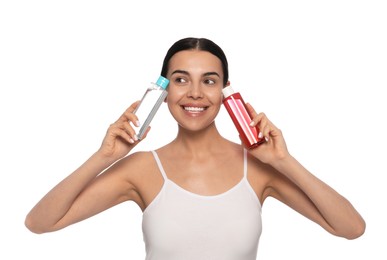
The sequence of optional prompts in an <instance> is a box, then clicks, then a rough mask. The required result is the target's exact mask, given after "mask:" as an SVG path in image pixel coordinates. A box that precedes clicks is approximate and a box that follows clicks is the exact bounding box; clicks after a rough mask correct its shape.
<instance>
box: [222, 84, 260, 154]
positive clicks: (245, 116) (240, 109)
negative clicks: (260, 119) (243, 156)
mask: <svg viewBox="0 0 387 260" xmlns="http://www.w3.org/2000/svg"><path fill="white" fill-rule="evenodd" d="M222 92H223V105H224V106H225V108H226V110H227V112H228V114H229V115H230V117H231V119H232V121H233V122H234V125H235V127H236V129H237V130H238V132H239V136H240V138H241V140H242V142H243V143H244V144H245V146H246V147H247V148H248V149H251V148H254V147H257V146H258V145H260V144H261V143H263V142H264V141H265V139H264V138H259V137H258V134H259V129H258V127H251V126H250V122H251V120H252V118H251V115H250V114H249V113H248V111H247V109H246V104H245V102H244V100H243V98H242V96H241V94H240V93H239V92H234V90H233V89H232V87H231V86H228V87H225V88H224V89H223V90H222Z"/></svg>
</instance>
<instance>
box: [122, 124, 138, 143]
mask: <svg viewBox="0 0 387 260" xmlns="http://www.w3.org/2000/svg"><path fill="white" fill-rule="evenodd" d="M122 127H123V129H124V130H125V132H126V133H127V134H128V135H129V136H130V138H131V139H133V140H134V141H137V140H138V138H137V135H136V131H135V130H134V129H133V127H132V126H131V124H129V121H125V122H123V124H122Z"/></svg>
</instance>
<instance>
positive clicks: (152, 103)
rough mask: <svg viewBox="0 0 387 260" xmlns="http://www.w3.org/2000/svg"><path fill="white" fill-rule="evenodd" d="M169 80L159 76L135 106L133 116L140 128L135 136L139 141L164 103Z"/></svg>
mask: <svg viewBox="0 0 387 260" xmlns="http://www.w3.org/2000/svg"><path fill="white" fill-rule="evenodd" d="M168 84H169V80H168V79H166V78H164V77H163V76H160V77H159V78H158V80H157V81H156V83H153V82H152V83H151V86H150V87H149V88H148V89H147V90H146V92H145V94H144V96H143V97H142V99H141V102H140V104H139V105H138V106H137V108H136V110H135V111H134V114H135V115H136V116H137V118H138V121H139V123H140V126H139V128H138V131H137V129H136V128H135V129H136V136H137V138H138V139H139V140H141V139H142V138H143V137H144V134H145V132H146V130H147V129H148V126H149V125H150V123H151V121H152V119H153V117H154V116H155V114H156V112H157V110H158V109H159V108H160V106H161V104H162V103H163V102H164V100H165V98H166V97H167V95H168V92H167V87H168Z"/></svg>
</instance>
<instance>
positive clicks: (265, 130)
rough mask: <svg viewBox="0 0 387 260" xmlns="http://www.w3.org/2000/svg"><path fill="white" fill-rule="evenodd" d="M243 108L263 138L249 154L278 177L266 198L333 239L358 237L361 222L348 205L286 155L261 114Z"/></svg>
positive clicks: (275, 131)
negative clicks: (307, 221)
mask: <svg viewBox="0 0 387 260" xmlns="http://www.w3.org/2000/svg"><path fill="white" fill-rule="evenodd" d="M247 108H248V110H249V112H250V114H251V115H252V118H253V122H252V126H255V125H256V126H258V128H259V129H260V131H261V135H263V137H265V138H266V142H265V143H263V144H262V145H260V146H258V147H257V148H255V149H252V150H249V152H250V154H252V155H253V156H254V157H256V158H257V159H258V160H260V161H262V162H263V163H266V164H269V165H270V166H271V167H273V168H274V169H275V170H276V171H277V172H278V173H279V174H278V173H277V175H278V177H277V178H274V180H273V181H272V182H271V183H270V189H268V194H267V196H273V197H275V198H277V199H279V200H280V201H282V202H284V203H285V204H287V205H288V206H290V207H291V208H293V209H295V210H296V211H298V212H300V213H301V214H303V215H304V216H306V217H308V218H309V219H311V220H313V221H315V222H316V223H318V224H319V225H320V226H322V227H323V228H325V229H326V230H327V231H329V232H330V233H332V234H334V235H337V236H341V237H345V238H347V239H355V238H357V237H359V236H361V235H362V234H363V233H364V230H365V222H364V220H363V218H362V217H361V216H360V214H359V213H358V212H357V211H356V209H355V208H354V207H353V206H352V204H351V203H350V202H349V201H348V200H347V199H346V198H344V197H343V196H342V195H340V194H339V193H338V192H336V191H335V190H334V189H333V188H331V187H330V186H328V185H327V184H326V183H324V182H323V181H321V180H320V179H318V178H317V177H316V176H314V175H313V174H312V173H311V172H309V171H308V170H307V169H306V168H305V167H304V166H302V165H301V164H300V163H299V162H298V161H297V160H296V159H295V158H294V157H293V156H291V155H290V154H289V152H288V150H287V147H286V143H285V140H284V138H283V135H282V132H281V130H280V129H278V128H277V127H276V126H275V125H274V124H273V123H272V122H270V120H269V119H268V118H267V116H266V115H265V114H263V113H260V114H257V113H256V112H255V111H254V109H253V107H252V106H251V105H249V104H247ZM274 175H275V174H274ZM281 175H282V176H281Z"/></svg>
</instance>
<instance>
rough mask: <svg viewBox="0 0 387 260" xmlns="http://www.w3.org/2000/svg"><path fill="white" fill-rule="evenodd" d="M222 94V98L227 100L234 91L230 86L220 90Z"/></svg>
mask: <svg viewBox="0 0 387 260" xmlns="http://www.w3.org/2000/svg"><path fill="white" fill-rule="evenodd" d="M222 93H223V97H224V98H227V97H228V96H231V95H232V94H234V93H235V92H234V90H233V89H232V87H231V86H228V87H225V88H223V89H222Z"/></svg>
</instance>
